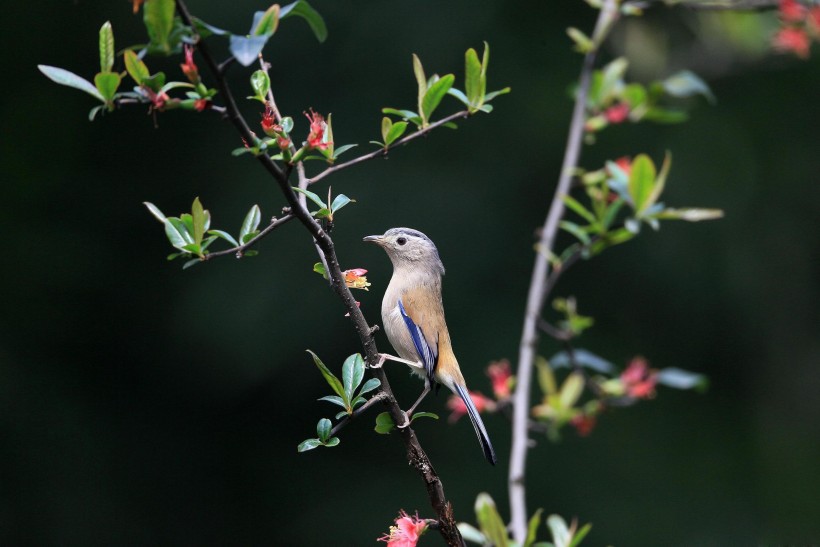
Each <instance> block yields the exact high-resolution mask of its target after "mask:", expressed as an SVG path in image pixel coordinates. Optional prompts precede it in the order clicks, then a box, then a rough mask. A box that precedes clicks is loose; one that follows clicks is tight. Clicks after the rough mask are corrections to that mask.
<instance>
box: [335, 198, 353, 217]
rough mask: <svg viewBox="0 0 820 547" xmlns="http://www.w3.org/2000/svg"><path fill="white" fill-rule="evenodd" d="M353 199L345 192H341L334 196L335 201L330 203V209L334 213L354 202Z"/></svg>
mask: <svg viewBox="0 0 820 547" xmlns="http://www.w3.org/2000/svg"><path fill="white" fill-rule="evenodd" d="M352 201H353V200H352V199H350V198H349V197H347V196H346V195H344V194H339V195H338V196H336V197H335V198H333V203H331V204H330V210H331V211H333V212H334V213H335V212H336V211H338V210H339V209H341V208H342V207H344V206H345V205H347V204H348V203H350V202H352Z"/></svg>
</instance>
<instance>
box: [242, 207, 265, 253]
mask: <svg viewBox="0 0 820 547" xmlns="http://www.w3.org/2000/svg"><path fill="white" fill-rule="evenodd" d="M261 220H262V211H260V210H259V206H258V205H254V206H253V207H251V209H250V211H248V214H247V215H245V220H243V221H242V227H241V228H240V229H239V240H240V241H242V243H243V244H244V243H246V241H244V239H245V236H247V235H250V234H251V233H253V232H255V231H256V229H257V228H258V227H259V222H260V221H261Z"/></svg>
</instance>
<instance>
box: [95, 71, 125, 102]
mask: <svg viewBox="0 0 820 547" xmlns="http://www.w3.org/2000/svg"><path fill="white" fill-rule="evenodd" d="M121 80H122V78H121V77H120V75H119V74H117V73H116V72H98V73H97V75H96V76H94V85H95V86H96V87H97V91H99V92H100V95H102V96H103V98H104V99H105V100H106V102H111V101H112V100H113V99H114V95H115V94H116V93H117V89H119V87H120V81H121Z"/></svg>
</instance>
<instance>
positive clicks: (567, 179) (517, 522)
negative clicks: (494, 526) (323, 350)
mask: <svg viewBox="0 0 820 547" xmlns="http://www.w3.org/2000/svg"><path fill="white" fill-rule="evenodd" d="M617 17H618V2H617V0H605V2H604V5H603V6H602V7H601V10H600V12H599V13H598V19H597V21H596V23H595V30H594V32H593V40H594V43H593V46H592V49H591V50H590V51H589V52H587V54H586V55H585V56H584V61H583V66H582V68H581V76H580V80H579V85H578V92H577V94H576V97H575V107H574V108H573V111H572V119H571V122H570V127H569V135H568V137H567V147H566V150H565V151H564V161H563V164H562V166H561V174H560V177H559V179H558V185H557V187H556V188H555V196H554V197H553V200H552V203H551V205H550V209H549V213H548V214H547V218H546V220H545V221H544V226H543V229H542V231H541V240H540V244H539V247H538V248H539V252H538V253H536V255H535V265H534V267H533V270H532V278H531V280H530V289H529V293H528V296H527V309H526V314H525V316H524V326H523V329H522V334H521V342H520V345H519V350H518V369H517V373H516V379H517V384H516V388H515V393H514V394H513V430H512V449H511V454H510V469H509V475H508V487H509V495H510V517H511V523H510V527H511V530H512V534H513V538H514V539H515V541H516V542H518V543H519V544H522V545H523V543H524V541H525V540H526V537H527V503H526V489H525V486H524V476H525V470H526V463H527V448H528V444H529V435H528V421H529V420H528V418H529V408H530V384H531V381H532V368H533V363H534V361H535V346H536V343H537V342H538V329H537V324H538V318H539V317H540V315H541V309H542V308H543V306H544V301H545V300H546V297H547V293H548V291H549V290H550V289H551V288H552V285H550V284H549V282H548V277H547V276H548V274H549V260H548V259H547V257H548V256H549V254H550V253H551V252H552V248H553V245H554V243H555V237H556V234H557V232H558V223H559V221H560V220H561V217H562V216H563V215H564V200H563V196H564V195H566V194H567V193H568V192H569V187H570V183H571V181H572V171H573V169H574V168H575V167H576V166H577V164H578V158H579V157H580V153H581V141H582V138H583V133H584V121H585V117H586V112H585V106H586V101H587V95H588V93H589V85H590V80H591V78H592V71H593V69H594V67H595V56H596V53H597V50H598V47H600V44H601V42H602V41H603V39H604V38H605V35H606V33H607V31H608V30H609V29H610V28H611V26H612V24H613V23H614V22H615V21H616V19H617Z"/></svg>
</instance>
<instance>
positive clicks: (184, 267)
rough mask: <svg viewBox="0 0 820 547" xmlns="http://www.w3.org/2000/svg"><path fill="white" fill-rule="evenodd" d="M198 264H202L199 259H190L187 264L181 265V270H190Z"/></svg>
mask: <svg viewBox="0 0 820 547" xmlns="http://www.w3.org/2000/svg"><path fill="white" fill-rule="evenodd" d="M200 262H202V261H201V260H200V259H198V258H194V259H192V260H189V261H188V262H186V263H185V264H183V265H182V269H183V270H187V269H188V268H192V267H194V266H196V265H197V264H199V263H200Z"/></svg>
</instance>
